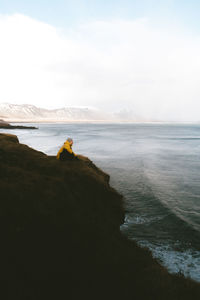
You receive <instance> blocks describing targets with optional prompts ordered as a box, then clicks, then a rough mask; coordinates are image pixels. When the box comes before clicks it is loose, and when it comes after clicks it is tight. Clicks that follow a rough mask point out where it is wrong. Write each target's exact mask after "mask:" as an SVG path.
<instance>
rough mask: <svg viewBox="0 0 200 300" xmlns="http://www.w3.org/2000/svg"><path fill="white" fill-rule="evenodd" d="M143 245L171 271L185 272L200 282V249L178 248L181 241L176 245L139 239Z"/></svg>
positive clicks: (187, 275) (184, 273)
mask: <svg viewBox="0 0 200 300" xmlns="http://www.w3.org/2000/svg"><path fill="white" fill-rule="evenodd" d="M138 244H139V245H140V246H141V247H147V248H148V249H150V250H151V252H152V255H153V257H154V258H156V259H157V260H158V261H160V263H161V264H162V265H163V266H165V267H166V268H167V269H168V271H169V272H170V273H175V274H183V275H184V276H185V277H189V278H191V279H193V280H196V281H198V282H200V251H197V250H194V249H187V250H182V251H181V250H176V249H175V248H176V246H178V248H179V247H180V245H178V244H179V242H178V241H177V245H176V244H174V247H172V246H170V245H155V244H152V243H149V242H147V241H139V242H138Z"/></svg>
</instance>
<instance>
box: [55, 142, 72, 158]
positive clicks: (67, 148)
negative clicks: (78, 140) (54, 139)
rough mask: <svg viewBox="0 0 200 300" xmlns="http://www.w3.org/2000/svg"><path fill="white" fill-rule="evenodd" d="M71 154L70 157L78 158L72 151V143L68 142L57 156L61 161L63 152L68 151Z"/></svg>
mask: <svg viewBox="0 0 200 300" xmlns="http://www.w3.org/2000/svg"><path fill="white" fill-rule="evenodd" d="M66 150H67V152H68V153H69V156H71V157H76V156H77V155H76V154H75V153H74V152H73V151H72V146H71V145H70V143H69V142H68V141H66V142H65V143H64V145H63V146H62V147H61V148H60V150H59V151H58V154H57V156H56V158H57V159H60V154H61V153H62V152H63V151H66Z"/></svg>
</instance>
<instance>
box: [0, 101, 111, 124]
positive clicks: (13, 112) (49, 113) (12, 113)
mask: <svg viewBox="0 0 200 300" xmlns="http://www.w3.org/2000/svg"><path fill="white" fill-rule="evenodd" d="M0 118H2V119H4V120H6V121H9V122H15V121H16V122H20V121H23V122H42V121H43V122H45V121H46V122H62V121H63V122H64V121H95V120H96V121H102V120H108V119H111V118H112V116H111V115H109V114H107V113H104V112H102V111H99V110H97V109H92V108H87V107H86V108H82V107H63V108H60V109H44V108H39V107H36V106H34V105H29V104H24V105H19V104H9V103H0Z"/></svg>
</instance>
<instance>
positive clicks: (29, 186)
mask: <svg viewBox="0 0 200 300" xmlns="http://www.w3.org/2000/svg"><path fill="white" fill-rule="evenodd" d="M0 191H1V199H0V222H1V224H0V225H1V226H0V231H1V260H2V261H1V271H0V272H1V290H0V292H1V293H3V292H4V297H3V298H2V299H12V300H14V299H20V300H23V299H37V300H38V299H43V300H45V299H81V298H83V297H84V298H85V297H86V298H87V299H153V300H156V299H159V300H162V299H163V300H164V299H181V300H182V299H200V285H199V284H197V283H194V282H192V281H191V280H188V279H184V278H182V277H177V276H173V275H169V274H168V272H167V271H166V270H165V269H164V268H163V267H161V266H160V265H159V264H158V263H157V262H156V261H155V260H154V259H152V257H151V254H150V253H149V252H148V251H147V250H144V249H141V248H139V247H138V246H137V245H136V244H135V243H134V242H132V241H129V240H127V239H126V238H125V237H123V236H122V235H121V233H120V231H119V226H120V224H121V223H122V222H123V219H124V211H123V200H122V197H121V196H120V195H119V194H118V193H117V192H116V191H115V190H114V189H112V188H111V187H110V186H109V176H108V175H106V174H105V173H103V172H102V171H101V170H99V169H98V168H97V167H95V166H94V165H93V164H92V163H91V162H90V161H89V160H87V159H84V158H82V159H81V161H78V162H76V161H75V162H67V163H61V162H59V161H56V159H55V157H48V156H46V155H45V154H43V153H41V152H38V151H35V150H33V149H31V148H29V147H27V146H26V145H21V144H19V143H18V141H17V138H15V137H13V136H5V135H1V134H0Z"/></svg>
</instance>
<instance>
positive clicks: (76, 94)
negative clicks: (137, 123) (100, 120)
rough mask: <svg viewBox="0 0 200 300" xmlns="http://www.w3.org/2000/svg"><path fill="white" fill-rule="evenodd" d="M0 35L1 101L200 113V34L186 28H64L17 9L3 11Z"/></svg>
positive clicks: (159, 116)
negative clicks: (15, 11)
mask: <svg viewBox="0 0 200 300" xmlns="http://www.w3.org/2000/svg"><path fill="white" fill-rule="evenodd" d="M0 41H1V47H0V102H10V103H18V104H22V103H31V104H35V105H37V106H41V107H47V108H54V107H61V106H78V105H80V106H95V107H99V108H101V109H105V110H109V111H111V110H113V111H119V110H122V111H123V112H124V109H125V110H128V111H129V110H130V111H132V112H133V114H135V115H137V116H141V118H143V119H146V120H167V121H175V120H177V121H199V120H200V116H199V109H200V101H199V99H200V84H199V78H200V56H199V52H200V39H199V37H196V36H188V35H186V34H185V33H184V30H183V31H181V30H179V31H178V30H177V31H175V30H174V29H173V28H168V31H167V30H166V29H159V28H155V27H153V26H151V24H150V22H149V21H148V20H146V19H139V20H135V21H124V20H111V21H96V22H92V23H88V24H82V25H80V26H79V27H76V28H73V29H72V28H68V29H65V30H61V29H58V28H55V27H53V26H51V25H48V24H45V23H42V22H39V21H37V20H34V19H32V18H30V17H27V16H24V15H20V14H15V15H10V16H0Z"/></svg>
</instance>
